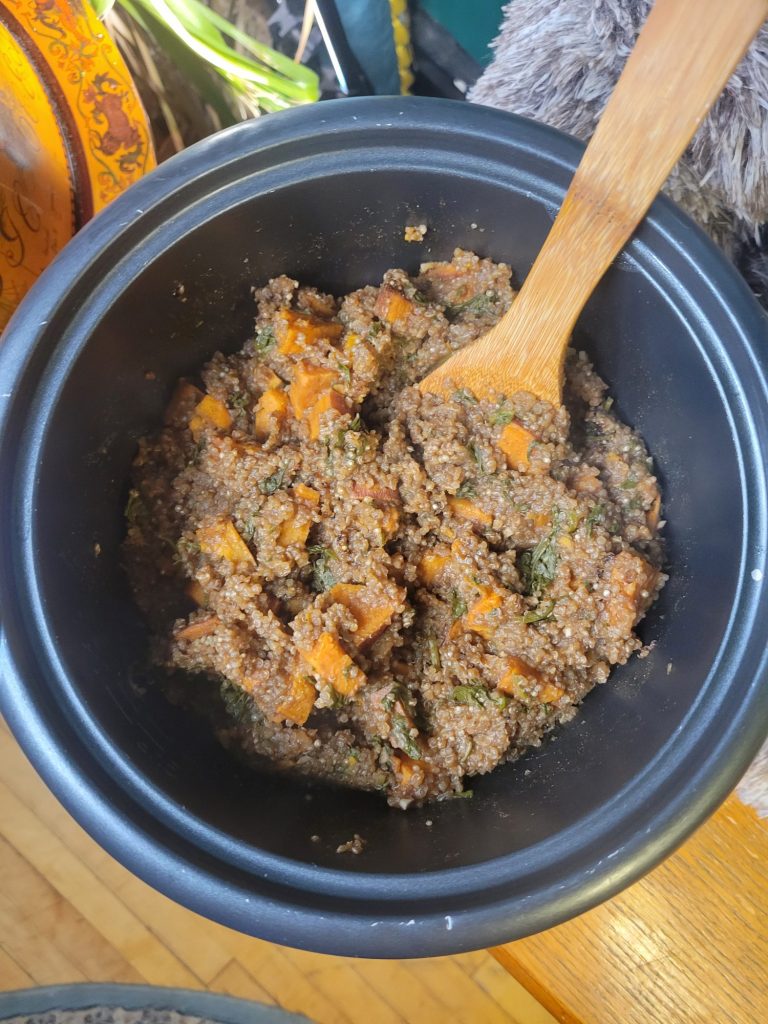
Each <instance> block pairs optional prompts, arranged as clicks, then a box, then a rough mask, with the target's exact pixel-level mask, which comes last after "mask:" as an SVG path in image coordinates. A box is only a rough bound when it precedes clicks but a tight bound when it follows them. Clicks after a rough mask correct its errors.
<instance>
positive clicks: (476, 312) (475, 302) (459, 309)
mask: <svg viewBox="0 0 768 1024" xmlns="http://www.w3.org/2000/svg"><path fill="white" fill-rule="evenodd" d="M498 301H499V296H498V294H497V293H496V292H480V293H479V294H478V295H473V296H472V298H471V299H467V300H466V302H458V303H456V305H455V306H446V307H445V315H446V317H447V318H448V320H451V321H453V320H455V319H456V318H457V317H458V316H460V315H461V314H464V313H471V314H472V315H473V316H484V315H485V314H487V313H491V314H492V313H495V312H496V303H497V302H498Z"/></svg>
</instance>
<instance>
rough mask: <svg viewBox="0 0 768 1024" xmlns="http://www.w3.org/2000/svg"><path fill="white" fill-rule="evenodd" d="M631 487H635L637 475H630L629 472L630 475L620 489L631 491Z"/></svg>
mask: <svg viewBox="0 0 768 1024" xmlns="http://www.w3.org/2000/svg"><path fill="white" fill-rule="evenodd" d="M633 487H637V477H636V476H632V474H631V473H630V475H629V476H628V477H627V479H626V480H625V481H624V483H623V484H622V485H621V489H622V491H631V490H632V488H633Z"/></svg>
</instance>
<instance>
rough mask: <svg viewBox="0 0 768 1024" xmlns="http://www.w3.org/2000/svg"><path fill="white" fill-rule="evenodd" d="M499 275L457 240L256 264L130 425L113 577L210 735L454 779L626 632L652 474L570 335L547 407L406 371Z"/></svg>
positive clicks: (649, 542)
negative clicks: (373, 281) (206, 711)
mask: <svg viewBox="0 0 768 1024" xmlns="http://www.w3.org/2000/svg"><path fill="white" fill-rule="evenodd" d="M513 295H514V292H513V290H512V287H511V284H510V270H509V268H508V267H507V266H505V265H504V264H497V263H492V262H491V261H490V260H484V259H480V258H478V257H477V256H475V255H473V254H472V253H469V252H464V251H461V250H456V252H455V254H454V257H453V259H452V260H451V262H449V263H426V264H424V265H423V266H422V267H421V271H420V273H419V274H418V275H417V276H415V277H409V276H408V275H407V274H406V273H405V272H404V271H402V270H390V271H388V272H387V273H386V274H385V275H384V280H383V283H382V284H381V286H380V287H366V288H361V289H359V290H358V291H355V292H353V293H352V294H350V295H347V296H345V297H344V298H342V299H336V298H335V297H333V296H331V295H326V294H323V293H322V292H319V291H317V290H316V289H314V288H308V287H303V286H301V285H299V284H298V282H296V281H293V280H291V279H290V278H288V277H278V278H275V279H274V280H272V281H270V282H269V283H268V284H267V285H266V287H264V288H261V289H260V290H258V291H256V292H255V299H256V303H257V309H258V313H257V317H256V325H255V328H256V329H255V333H254V336H253V337H252V338H251V339H250V340H248V341H247V342H246V344H245V345H244V347H243V348H242V350H241V351H240V352H238V353H236V354H235V355H223V354H221V353H217V354H216V355H214V356H213V358H212V359H211V361H210V362H209V363H207V364H206V365H205V366H204V367H203V368H202V370H201V372H200V378H199V380H197V381H194V382H193V381H191V380H183V381H181V382H179V384H178V387H177V388H176V391H175V393H174V395H173V396H172V398H171V401H170V404H169V406H168V409H167V412H166V419H165V426H164V427H163V429H162V430H161V431H160V432H159V433H158V434H156V435H154V436H152V437H149V438H146V439H144V440H143V441H142V442H141V443H140V447H139V454H138V456H137V458H136V461H135V464H134V469H133V489H132V490H131V493H130V498H129V502H128V508H127V518H128V534H127V539H126V541H125V555H126V561H127V566H128V570H129V574H130V578H131V582H132V586H133V589H134V592H135V595H136V598H137V601H138V602H139V604H140V606H141V607H142V609H143V610H144V612H145V613H146V615H147V616H148V617H149V620H150V622H151V624H152V627H153V631H154V635H155V652H154V656H155V658H156V660H157V661H158V662H159V663H160V664H161V665H163V666H165V667H166V668H167V669H168V670H169V673H170V677H172V678H175V679H176V687H177V693H178V687H179V684H178V680H179V679H181V680H182V684H181V691H182V693H185V692H187V693H188V699H189V702H190V703H195V704H198V703H199V700H200V694H201V693H207V694H209V695H212V696H213V698H215V699H214V700H213V703H214V704H215V705H216V707H217V709H218V710H217V711H216V714H215V715H212V722H213V723H214V727H215V728H216V729H217V731H218V733H219V736H220V738H221V740H222V741H223V742H224V743H226V744H227V745H228V746H230V747H232V748H235V749H237V750H239V751H240V752H243V753H244V754H246V755H247V756H248V757H249V758H252V759H254V760H256V761H259V762H263V761H265V760H266V761H268V762H270V763H271V764H273V765H274V766H275V767H277V768H278V769H280V770H284V771H285V770H287V771H293V772H298V773H301V774H304V775H311V776H314V777H317V778H322V779H325V780H328V781H331V782H335V783H340V784H343V785H345V786H352V787H357V788H361V789H374V790H381V791H382V792H383V793H385V794H386V796H387V799H388V800H389V802H390V803H392V804H394V805H396V806H401V807H406V806H408V804H409V803H411V802H412V801H423V800H427V799H435V798H437V799H441V798H446V797H450V796H455V795H457V794H460V793H462V792H463V788H464V785H465V781H466V780H467V779H468V778H471V777H472V776H474V775H479V774H484V773H486V772H489V771H492V770H493V769H494V768H495V767H496V766H497V765H498V764H500V763H502V762H504V761H507V760H510V759H513V758H516V757H518V756H519V755H520V754H521V753H522V752H523V751H525V750H526V749H527V748H529V747H532V746H537V745H539V744H540V743H541V740H542V737H543V736H544V734H545V733H547V732H548V731H550V730H551V729H552V728H553V727H554V726H555V725H557V724H558V723H562V722H567V721H568V720H569V719H570V718H572V717H573V715H574V713H575V710H576V707H577V705H578V704H579V703H580V702H581V701H582V700H583V698H584V696H585V695H586V694H587V693H588V692H589V691H590V690H591V689H592V687H593V686H595V684H597V683H604V682H605V681H606V680H607V679H608V676H609V674H610V671H611V666H612V665H616V664H622V663H624V662H625V661H626V660H627V659H628V658H629V657H630V656H631V655H632V653H633V652H637V651H641V648H642V644H641V641H640V640H639V639H638V638H637V636H636V635H635V632H634V629H635V627H636V625H637V623H638V621H639V620H640V619H641V618H642V616H643V615H644V613H645V611H646V610H647V608H648V607H649V605H650V604H651V603H652V601H653V600H654V598H655V597H656V595H657V593H658V591H659V589H660V588H661V586H662V584H663V581H664V579H665V577H664V575H663V574H662V573H661V571H660V566H661V545H660V542H659V539H658V530H659V527H660V525H662V524H661V523H660V518H659V517H660V506H661V501H660V496H659V490H658V486H657V481H656V478H655V477H654V475H653V469H652V464H651V459H650V458H649V456H648V452H647V450H646V448H645V446H644V444H643V442H642V440H641V439H640V438H639V437H638V436H637V435H636V434H635V433H633V432H632V430H630V429H629V427H627V426H626V425H624V424H623V423H621V422H620V421H619V420H618V419H617V418H616V416H615V415H614V414H613V413H612V412H611V400H610V399H609V398H607V397H606V387H605V384H604V383H603V382H602V381H601V380H600V378H599V377H598V376H597V375H596V374H595V372H594V370H593V369H592V366H591V365H590V363H589V361H588V360H587V358H586V356H585V355H584V354H583V353H578V354H577V353H575V352H571V353H569V357H568V362H567V370H566V386H565V397H564V401H565V405H564V407H562V408H553V407H552V406H551V405H549V404H547V403H545V402H543V401H540V400H538V399H536V398H534V397H533V396H532V395H530V394H526V393H523V392H520V393H518V394H515V395H511V396H503V395H499V396H496V397H495V398H494V400H493V401H478V400H477V399H476V398H475V396H474V395H473V394H471V393H470V392H468V391H465V390H460V389H459V390H457V391H456V392H455V394H453V395H452V396H451V397H450V398H449V399H445V398H439V397H436V396H434V395H430V394H422V393H421V392H420V391H419V390H418V388H417V387H416V386H415V384H416V383H417V382H418V381H419V380H421V379H422V378H423V377H424V376H425V375H426V373H427V372H428V370H429V369H430V367H431V366H433V365H434V364H435V363H436V362H437V361H438V360H440V359H442V358H443V357H445V356H447V355H448V354H449V353H450V352H452V351H454V350H456V349H457V348H460V347H461V346H463V345H465V344H466V343H467V342H469V341H472V340H473V339H474V338H476V337H477V336H479V335H480V334H482V333H483V332H485V331H486V330H488V328H489V327H491V326H492V325H493V324H494V323H495V322H496V321H497V320H498V319H499V317H500V316H501V315H502V313H503V312H504V311H505V310H506V309H507V307H508V306H509V304H510V303H511V301H512V298H513Z"/></svg>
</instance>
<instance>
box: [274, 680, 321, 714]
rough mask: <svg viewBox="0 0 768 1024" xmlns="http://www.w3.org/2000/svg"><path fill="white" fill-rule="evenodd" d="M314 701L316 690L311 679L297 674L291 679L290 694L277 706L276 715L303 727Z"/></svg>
mask: <svg viewBox="0 0 768 1024" xmlns="http://www.w3.org/2000/svg"><path fill="white" fill-rule="evenodd" d="M316 699H317V690H316V689H315V687H314V685H313V684H312V681H311V679H309V678H308V677H307V676H305V675H301V674H298V673H297V674H296V675H294V676H292V677H291V689H290V692H289V694H288V696H287V697H286V699H285V700H284V701H283V702H282V704H278V707H277V713H278V715H280V717H281V718H286V719H287V720H288V721H289V722H295V723H296V725H304V723H305V722H306V720H307V719H308V718H309V715H310V712H311V711H312V708H313V707H314V706H315V700H316Z"/></svg>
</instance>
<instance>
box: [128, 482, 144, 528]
mask: <svg viewBox="0 0 768 1024" xmlns="http://www.w3.org/2000/svg"><path fill="white" fill-rule="evenodd" d="M146 515H147V506H146V505H145V504H144V499H143V498H142V496H141V495H140V494H139V492H138V491H137V490H136V489H135V488H132V489H131V490H130V491H129V492H128V501H127V502H126V505H125V518H126V519H127V520H128V522H129V523H130V525H131V526H135V525H136V524H137V522H138V521H139V519H143V518H144V517H145V516H146Z"/></svg>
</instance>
